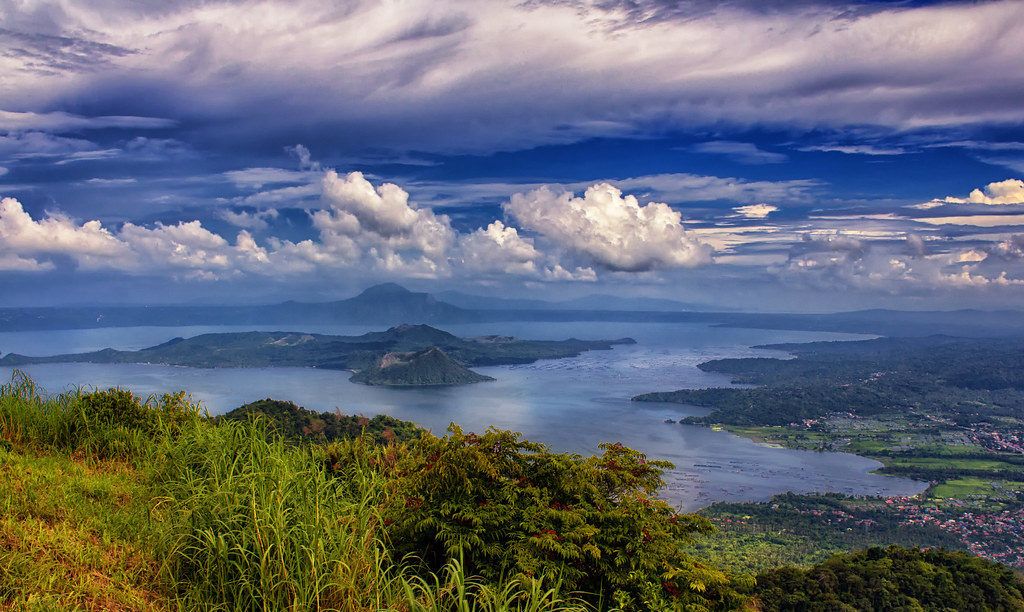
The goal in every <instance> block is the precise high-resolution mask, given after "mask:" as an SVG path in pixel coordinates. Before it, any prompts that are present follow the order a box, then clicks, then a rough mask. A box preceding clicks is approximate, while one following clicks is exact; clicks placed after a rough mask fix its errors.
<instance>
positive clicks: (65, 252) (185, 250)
mask: <svg viewBox="0 0 1024 612" xmlns="http://www.w3.org/2000/svg"><path fill="white" fill-rule="evenodd" d="M241 246H242V245H241V244H239V245H231V244H230V243H229V242H228V241H227V240H225V239H224V238H222V237H221V236H219V235H217V234H214V233H213V232H210V231H209V230H207V229H206V228H204V227H203V226H202V224H201V223H200V222H199V221H190V222H187V223H179V224H176V225H164V224H159V223H158V224H156V226H154V227H152V228H146V227H142V226H139V225H135V224H132V223H125V224H124V225H123V226H122V228H121V230H120V231H118V232H114V231H112V230H110V229H108V228H105V227H103V225H102V224H101V223H100V222H99V221H95V220H93V221H86V222H84V223H81V224H79V223H77V222H75V221H74V220H72V219H70V218H69V217H67V216H64V215H60V214H56V213H47V214H46V215H45V216H44V217H43V218H41V219H39V220H38V221H37V220H35V219H33V218H32V217H31V216H30V215H29V214H28V213H27V212H26V211H25V210H24V208H23V207H22V205H21V203H20V202H19V201H18V200H15V199H14V198H4V199H3V200H0V259H2V260H3V261H4V262H5V266H6V269H10V268H11V267H13V266H18V267H19V269H21V270H30V271H46V270H52V269H54V268H55V265H54V263H53V261H52V258H53V257H65V258H69V259H71V260H72V261H74V263H75V264H76V266H77V267H78V268H80V269H83V270H119V271H121V272H125V273H128V274H155V273H161V272H169V273H172V274H178V273H182V274H184V275H185V277H188V278H196V279H206V280H210V279H214V278H224V277H228V276H232V275H234V274H236V273H237V272H238V270H239V268H240V267H241V264H242V263H244V261H243V260H244V258H243V257H241V256H242V255H244V253H243V252H242V251H241V250H240V249H241ZM273 272H274V271H273V268H272V267H269V266H268V267H267V268H266V269H264V270H263V273H266V274H273Z"/></svg>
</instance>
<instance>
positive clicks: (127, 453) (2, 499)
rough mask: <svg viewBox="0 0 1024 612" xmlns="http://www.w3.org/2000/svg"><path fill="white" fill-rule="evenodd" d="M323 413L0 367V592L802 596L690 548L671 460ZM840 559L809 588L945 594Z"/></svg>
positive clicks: (388, 601)
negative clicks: (201, 403) (839, 574)
mask: <svg viewBox="0 0 1024 612" xmlns="http://www.w3.org/2000/svg"><path fill="white" fill-rule="evenodd" d="M335 416H337V418H336V419H332V418H331V417H330V416H328V415H324V414H319V415H318V414H316V413H312V412H310V411H305V410H303V409H301V408H299V407H297V406H295V405H294V404H290V403H287V402H275V401H273V400H263V401H260V402H254V403H253V404H249V405H247V406H244V407H242V408H240V409H238V410H236V411H234V412H233V413H231V414H230V415H229V416H225V417H221V418H209V417H207V416H205V415H203V414H201V411H200V409H199V407H198V406H196V405H195V404H193V403H191V402H190V401H189V399H188V397H187V396H185V395H184V394H183V393H179V394H174V395H164V396H162V397H159V398H150V399H148V400H142V399H140V398H137V397H135V396H134V395H132V394H131V393H130V392H128V391H124V390H119V389H111V390H106V391H94V392H84V391H78V392H70V393H65V394H61V395H56V396H47V395H45V394H43V393H42V392H41V391H39V390H38V389H36V388H35V386H34V384H33V383H32V381H31V380H29V379H27V378H25V377H23V376H18V377H16V378H15V379H14V380H13V381H12V382H11V383H10V384H7V385H5V386H3V387H2V388H0V474H2V476H3V478H2V479H0V503H2V504H3V507H4V510H5V511H4V512H3V513H2V515H0V542H2V543H3V546H0V607H4V608H11V609H61V610H65V609H67V610H71V609H85V610H88V609H125V610H169V609H225V610H228V609H231V610H236V609H273V610H284V609H291V610H295V609H315V610H396V611H425V610H466V611H469V610H537V611H540V610H612V609H621V610H684V609H685V610H735V609H763V610H771V609H782V607H778V606H776V604H775V602H776V601H778V593H779V589H780V588H781V587H780V586H779V585H785V589H786V594H787V596H793V595H795V594H796V593H797V592H798V590H797V588H796V587H794V586H793V585H797V586H799V587H800V588H802V589H804V590H806V591H807V592H811V591H810V588H811V587H810V585H805V584H803V583H801V582H800V581H801V580H803V579H802V576H803V575H802V574H800V573H799V572H800V571H803V570H796V569H793V570H787V571H788V573H785V572H784V573H780V574H774V573H772V572H765V571H761V568H754V567H748V568H737V569H732V568H726V567H723V566H719V565H717V564H715V563H713V562H711V561H709V560H708V559H707V558H706V556H705V555H704V554H703V553H702V552H701V551H700V548H699V544H700V543H701V542H704V541H710V540H714V539H717V538H719V537H721V536H722V533H721V532H718V531H717V530H716V529H715V527H714V526H713V524H712V522H711V521H710V520H709V519H707V518H705V517H703V516H700V515H694V514H680V513H678V512H676V511H675V510H673V509H672V508H671V507H670V506H669V505H668V504H666V503H665V502H663V501H661V500H660V499H659V498H658V497H657V492H658V489H659V487H660V486H661V484H662V481H661V474H662V471H663V470H664V469H665V468H667V467H668V464H666V463H664V462H660V461H655V460H651V459H648V458H647V457H645V456H644V455H643V454H641V453H639V452H637V451H634V450H631V449H628V448H625V447H623V446H621V445H617V444H609V445H606V446H605V447H604V448H603V450H602V453H601V454H599V455H597V456H591V457H583V456H579V455H572V454H564V453H554V452H551V451H550V450H548V449H547V448H546V447H545V446H543V445H541V444H536V443H532V442H529V441H526V440H523V439H522V438H521V437H520V436H519V435H518V434H515V433H512V432H507V431H500V430H495V429H491V430H488V431H487V432H484V433H482V434H472V433H466V432H463V431H462V430H461V429H459V428H458V427H456V426H452V428H451V429H450V431H449V433H448V435H446V436H443V437H437V436H434V435H431V434H430V433H427V432H423V431H419V432H415V433H414V432H413V430H412V426H411V425H408V424H404V423H400V422H398V423H392V422H387V421H378V425H377V427H378V430H377V431H373V428H372V427H371V426H370V424H371V423H373V422H374V421H373V419H370V420H367V421H359V420H356V421H355V424H356V425H360V426H361V427H365V428H366V429H365V432H366V433H360V434H359V435H356V436H355V437H352V434H353V431H352V427H351V426H352V424H353V422H352V421H349V420H348V419H349V418H350V417H342V416H338V415H335ZM406 425H408V427H405V426H406ZM381 427H382V428H381ZM387 431H391V432H392V433H393V434H394V435H393V436H392V435H386V434H385V433H384V432H387ZM367 434H369V435H367ZM870 554H874V553H870ZM886 554H890V555H897V554H901V553H900V551H889V552H887V553H886ZM905 554H906V555H914V554H918V553H916V552H914V551H909V552H906V553H905ZM927 554H928V555H930V556H928V557H927V558H926V561H927V563H928V564H930V565H929V567H932V568H934V571H933V572H932V574H929V575H935V576H936V577H937V578H939V579H942V580H945V578H944V576H945V575H947V574H948V575H951V576H953V577H955V578H956V579H957V580H964V581H970V582H971V583H972V584H974V585H977V588H976V591H977V592H978V593H981V594H983V595H984V596H985V597H986V598H987V599H985V600H984V601H985V602H986V605H987V606H988V607H987V608H984V607H983V608H979V609H993V610H995V609H1008V607H1007V606H1009V607H1012V605H1011V604H1019V603H1020V602H1021V595H1020V588H1021V585H1020V584H1019V583H1018V582H1017V581H1016V578H1014V577H1013V576H1012V575H1009V576H1008V575H1006V574H1005V572H1003V570H1001V569H999V567H998V566H996V565H994V564H992V563H990V562H986V561H980V560H965V559H964V558H963V557H961V556H956V555H953V556H951V553H945V552H940V551H936V552H932V553H927ZM871 558H872V559H873V558H874V557H871ZM835 563H840V564H842V563H845V562H843V561H837V562H835ZM846 565H847V566H849V568H848V569H846V570H844V571H845V573H844V574H843V576H844V577H847V578H849V579H848V580H846V581H845V582H844V581H838V582H836V583H835V586H834V588H832V589H831V590H829V588H828V585H825V586H824V587H819V591H820V589H821V588H825V589H826V591H828V593H826V594H827V595H829V596H831V597H832V598H833V599H834V600H836V601H843V602H845V601H850V602H852V603H851V604H850V605H856V602H859V601H862V600H863V598H864V597H880V598H883V599H881V600H880V601H897V600H895V599H885V598H890V597H892V596H893V592H894V587H893V586H892V585H893V584H895V585H898V588H896V591H898V593H899V594H901V595H902V596H905V598H904V599H905V600H906V601H915V600H916V601H919V602H929V601H932V600H931V599H928V598H929V597H933V596H934V595H935V594H936V593H939V594H942V593H944V591H942V590H941V589H942V588H944V587H943V584H944V583H941V584H938V585H935V584H931V583H930V582H928V581H927V580H923V579H921V578H920V576H918V577H917V578H916V579H915V580H913V581H911V580H907V579H905V577H904V576H903V575H902V572H903V571H904V569H906V568H905V567H904V566H900V565H894V566H893V567H894V570H893V571H892V572H891V573H890V574H888V575H884V574H880V572H882V569H881V566H879V564H877V563H875V564H871V563H864V562H860V561H858V562H857V563H852V562H851V563H846ZM833 571H838V570H835V569H833ZM930 571H931V570H930ZM758 572H760V575H759V576H757V578H756V579H755V574H756V573H758ZM944 572H945V573H944ZM860 574H862V575H864V576H865V581H864V582H857V581H856V576H857V575H860ZM879 575H881V577H882V578H883V579H882V580H877V579H876V577H878V576H879ZM844 579H845V578H844ZM805 582H806V581H805ZM849 585H856V589H851V588H849ZM965 596H966V595H961V597H965ZM971 597H974V595H973V594H972V595H971ZM899 601H904V600H899ZM951 601H957V600H951ZM965 601H967V600H965ZM970 601H975V599H971V600H970ZM783 607H784V606H783Z"/></svg>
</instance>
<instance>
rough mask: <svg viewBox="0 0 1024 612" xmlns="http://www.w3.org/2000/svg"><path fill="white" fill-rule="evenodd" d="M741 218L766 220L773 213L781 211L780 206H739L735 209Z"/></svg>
mask: <svg viewBox="0 0 1024 612" xmlns="http://www.w3.org/2000/svg"><path fill="white" fill-rule="evenodd" d="M733 210H735V211H736V212H737V213H739V215H740V216H741V217H746V218H747V219H764V218H765V217H767V216H768V215H770V214H772V213H773V212H775V211H777V210H779V207H778V206H772V205H771V204H748V205H746V206H737V207H735V208H733Z"/></svg>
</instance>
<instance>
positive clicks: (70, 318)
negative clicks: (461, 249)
mask: <svg viewBox="0 0 1024 612" xmlns="http://www.w3.org/2000/svg"><path fill="white" fill-rule="evenodd" d="M438 295H440V296H441V298H442V299H438V298H437V297H435V296H433V295H431V294H429V293H423V292H414V291H409V290H407V289H405V288H403V287H401V286H400V285H396V284H394V283H385V284H382V285H376V286H373V287H370V288H369V289H367V290H365V291H363V292H362V293H360V294H359V295H357V296H355V297H352V298H348V299H345V300H338V301H334V302H320V303H310V302H284V303H281V304H271V305H260V306H124V307H121V306H90V307H68V308H5V309H0V331H23V330H43V329H88V328H97V327H131V326H143V325H148V326H172V327H177V326H186V325H290V326H294V325H337V324H356V325H382V326H383V325H395V324H398V323H403V322H405V323H419V324H424V323H426V324H433V325H438V324H455V323H483V322H490V323H497V322H503V321H544V322H574V321H608V322H630V323H700V324H706V325H722V326H729V327H749V328H756V329H788V330H802V331H830V332H847V333H850V332H852V333H864V334H878V335H883V336H904V337H905V336H927V335H931V334H935V333H944V334H948V335H953V336H965V337H1002V336H1024V312H1021V311H1008V310H1002V311H982V310H957V311H930V312H924V311H900V310H862V311H855V312H838V313H827V314H788V313H745V312H736V311H731V312H728V311H722V310H719V311H717V312H704V311H700V310H698V308H700V306H699V305H697V304H687V303H685V302H674V301H672V300H659V299H655V298H643V297H636V298H634V297H625V296H613V295H612V296H610V295H594V296H588V297H585V298H579V299H575V300H569V301H564V302H545V301H543V300H531V299H515V298H511V299H510V298H499V297H486V296H474V295H468V294H464V293H458V292H443V293H441V294H438ZM421 348H422V347H421ZM442 348H444V347H442Z"/></svg>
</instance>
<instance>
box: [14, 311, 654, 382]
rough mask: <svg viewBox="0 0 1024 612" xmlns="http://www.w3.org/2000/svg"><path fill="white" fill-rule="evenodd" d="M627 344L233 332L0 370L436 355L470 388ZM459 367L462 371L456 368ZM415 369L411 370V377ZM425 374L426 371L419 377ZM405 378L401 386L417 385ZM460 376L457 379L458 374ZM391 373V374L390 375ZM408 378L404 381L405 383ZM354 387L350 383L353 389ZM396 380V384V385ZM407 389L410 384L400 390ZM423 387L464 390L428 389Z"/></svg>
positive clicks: (401, 332)
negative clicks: (509, 370) (510, 368)
mask: <svg viewBox="0 0 1024 612" xmlns="http://www.w3.org/2000/svg"><path fill="white" fill-rule="evenodd" d="M634 342H635V341H634V340H632V339H631V338H620V339H617V340H577V339H575V338H570V339H568V340H519V339H516V338H512V337H509V336H485V337H481V338H459V337H458V336H455V335H452V334H450V333H448V332H446V331H443V330H440V329H437V328H434V327H430V326H429V325H398V326H395V327H392V328H390V329H388V330H386V331H382V332H370V333H367V334H363V335H361V336H330V335H323V334H308V333H302V332H238V333H227V334H203V335H200V336H195V337H192V338H175V339H173V340H170V341H168V342H165V343H163V344H159V345H156V346H152V347H149V348H145V349H141V350H138V351H119V350H114V349H109V348H108V349H103V350H100V351H94V352H90V353H76V354H67V355H52V356H48V357H28V356H24V355H17V354H8V355H6V356H4V357H3V358H2V359H0V365H5V366H19V365H27V364H34V363H159V364H167V365H180V366H191V367H197V368H221V367H284V366H289V367H312V368H326V369H333V370H355V371H361V370H364V369H367V368H375V367H378V366H379V363H380V360H381V358H382V357H384V355H386V354H388V353H415V352H419V351H424V350H426V349H428V348H437V349H439V350H440V351H441V352H442V353H443V354H444V355H446V358H450V359H449V361H452V363H448V364H442V363H441V359H440V358H439V357H437V356H433V357H431V360H432V361H434V362H436V363H435V365H434V366H432V367H433V368H434V369H435V370H436V372H437V373H438V374H439V375H442V373H443V375H442V376H441V378H438V379H434V378H430V377H425V378H424V380H442V379H443V380H453V381H454V380H458V379H460V378H462V379H465V380H467V381H469V382H477V380H479V379H477V378H475V377H476V376H477V375H475V374H473V373H472V372H470V373H469V374H468V375H467V374H466V372H469V371H468V370H466V369H465V366H483V365H505V364H520V363H532V362H534V361H537V360H538V359H561V358H565V357H574V356H576V355H579V354H580V353H583V352H585V351H593V350H608V349H611V348H612V347H613V346H615V345H619V344H632V343H634ZM462 364H465V366H464V365H462ZM416 369H417V368H414V369H413V370H416ZM419 369H420V370H422V372H424V373H425V372H427V371H428V370H429V368H427V369H423V368H419ZM413 370H408V372H407V374H406V375H404V376H405V380H407V381H411V380H416V379H417V378H416V376H415V375H412V372H413ZM463 370H464V371H463ZM396 372H397V371H396ZM410 375H411V377H410ZM360 380H361V379H356V381H357V382H360ZM395 380H396V381H397V380H399V379H398V378H396V379H395ZM403 384H410V383H403ZM424 384H463V383H441V382H431V383H424Z"/></svg>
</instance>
